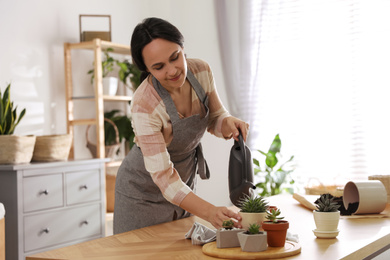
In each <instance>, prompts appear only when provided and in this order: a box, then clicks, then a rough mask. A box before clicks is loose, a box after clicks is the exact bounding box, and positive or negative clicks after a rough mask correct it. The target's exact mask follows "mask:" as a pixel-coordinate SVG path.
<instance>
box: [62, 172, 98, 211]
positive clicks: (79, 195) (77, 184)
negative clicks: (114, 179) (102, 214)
mask: <svg viewBox="0 0 390 260" xmlns="http://www.w3.org/2000/svg"><path fill="white" fill-rule="evenodd" d="M65 183H66V201H67V205H72V204H77V203H83V202H88V201H95V200H100V186H101V183H100V171H98V170H93V171H92V170H91V171H82V172H69V173H66V175H65Z"/></svg>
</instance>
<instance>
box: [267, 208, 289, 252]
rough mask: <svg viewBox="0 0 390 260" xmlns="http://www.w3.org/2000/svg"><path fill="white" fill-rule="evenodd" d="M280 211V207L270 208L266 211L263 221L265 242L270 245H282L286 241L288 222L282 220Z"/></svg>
mask: <svg viewBox="0 0 390 260" xmlns="http://www.w3.org/2000/svg"><path fill="white" fill-rule="evenodd" d="M280 213H281V212H280V209H275V208H271V209H270V210H269V211H268V212H267V216H266V219H267V220H266V221H264V222H263V229H264V230H265V231H267V243H268V246H271V247H282V246H284V244H285V243H286V236H287V229H288V228H289V222H288V221H286V220H283V219H284V217H280Z"/></svg>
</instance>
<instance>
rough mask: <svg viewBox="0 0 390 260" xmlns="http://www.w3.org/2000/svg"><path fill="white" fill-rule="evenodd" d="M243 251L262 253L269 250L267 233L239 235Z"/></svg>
mask: <svg viewBox="0 0 390 260" xmlns="http://www.w3.org/2000/svg"><path fill="white" fill-rule="evenodd" d="M237 236H238V241H239V242H240V246H241V250H242V251H244V252H261V251H265V250H267V232H264V231H260V233H259V234H248V233H247V232H246V231H244V232H240V233H238V234H237Z"/></svg>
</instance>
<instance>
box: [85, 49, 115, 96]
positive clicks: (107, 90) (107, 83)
mask: <svg viewBox="0 0 390 260" xmlns="http://www.w3.org/2000/svg"><path fill="white" fill-rule="evenodd" d="M113 50H114V49H113V48H107V49H106V50H105V51H104V52H103V53H104V58H103V59H102V77H103V78H102V84H103V95H111V96H114V95H115V94H116V91H117V90H118V78H116V77H110V76H109V73H110V72H112V71H113V70H114V68H115V64H116V60H115V59H114V58H113V57H112V56H111V55H110V54H109V52H112V51H113ZM87 74H91V84H96V82H95V81H94V79H95V69H94V68H93V69H91V70H89V71H88V73H87Z"/></svg>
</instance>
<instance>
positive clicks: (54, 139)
mask: <svg viewBox="0 0 390 260" xmlns="http://www.w3.org/2000/svg"><path fill="white" fill-rule="evenodd" d="M71 145H72V135H70V134H63V135H43V136H37V140H36V142H35V147H34V153H33V157H32V161H35V162H53V161H66V160H68V156H69V151H70V146H71Z"/></svg>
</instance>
